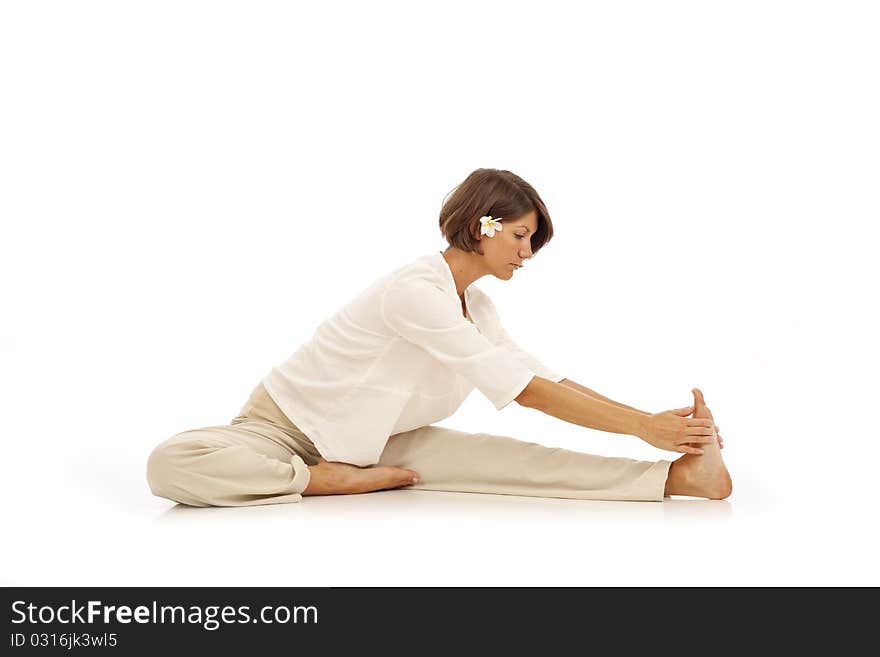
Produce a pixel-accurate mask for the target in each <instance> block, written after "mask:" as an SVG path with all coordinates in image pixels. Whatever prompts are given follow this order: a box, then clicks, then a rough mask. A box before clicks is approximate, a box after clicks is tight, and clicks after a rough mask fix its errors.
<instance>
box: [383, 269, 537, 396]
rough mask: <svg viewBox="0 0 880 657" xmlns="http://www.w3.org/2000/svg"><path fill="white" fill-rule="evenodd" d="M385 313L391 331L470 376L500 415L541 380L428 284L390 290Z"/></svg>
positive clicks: (403, 284)
mask: <svg viewBox="0 0 880 657" xmlns="http://www.w3.org/2000/svg"><path fill="white" fill-rule="evenodd" d="M380 313H381V315H382V318H383V321H384V322H385V323H386V324H387V326H388V327H389V328H390V329H391V330H393V331H394V332H396V333H397V334H398V335H400V336H401V337H402V338H403V339H404V340H407V341H409V342H411V343H412V344H414V345H416V346H418V347H420V348H421V349H424V350H425V351H426V352H427V353H428V354H430V355H431V356H432V357H433V358H435V359H436V360H438V361H439V362H440V363H442V364H443V365H445V366H446V367H448V368H449V369H451V370H452V371H454V372H456V373H457V374H459V375H461V376H462V377H464V378H465V379H466V380H468V381H469V382H470V383H472V384H473V386H474V387H475V388H477V389H478V390H479V391H480V392H481V393H483V394H484V395H485V396H486V397H487V398H488V399H489V400H490V401H491V402H492V403H493V404H494V405H495V408H496V409H498V410H501V409H502V408H504V407H505V406H507V405H508V404H509V403H510V402H511V401H513V400H514V399H516V397H518V396H519V394H520V393H521V392H522V391H523V390H524V389H525V388H526V386H527V385H528V384H529V382H530V381H531V380H532V379H533V378H534V376H535V372H533V371H532V369H531V368H530V367H529V366H528V365H526V363H525V362H523V360H522V359H521V357H514V356H513V354H512V353H511V352H510V350H508V349H507V348H505V347H503V346H500V345H499V346H496V345H494V344H492V343H491V342H490V341H489V340H488V339H487V338H486V337H485V336H484V335H483V334H482V333H480V331H479V330H478V329H477V327H476V326H474V325H473V324H472V323H471V322H469V321H468V320H466V319H465V318H464V316H463V315H462V314H461V311H460V306H459V304H458V303H457V301H456V299H454V298H450V295H449V293H448V292H447V291H445V290H443V289H441V288H440V287H438V286H435V285H433V284H432V283H430V282H428V281H423V280H418V279H416V280H412V279H411V280H407V281H402V282H398V283H396V284H393V285H391V286H389V288H388V289H387V290H386V291H385V293H384V294H383V296H382V298H381V302H380Z"/></svg>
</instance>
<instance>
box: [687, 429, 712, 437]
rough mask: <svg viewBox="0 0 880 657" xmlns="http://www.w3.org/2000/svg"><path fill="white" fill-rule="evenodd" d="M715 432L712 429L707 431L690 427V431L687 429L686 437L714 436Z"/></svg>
mask: <svg viewBox="0 0 880 657" xmlns="http://www.w3.org/2000/svg"><path fill="white" fill-rule="evenodd" d="M714 434H715V432H714V431H712V430H711V429H707V428H706V427H690V428H689V429H685V432H684V435H686V436H712V435H714Z"/></svg>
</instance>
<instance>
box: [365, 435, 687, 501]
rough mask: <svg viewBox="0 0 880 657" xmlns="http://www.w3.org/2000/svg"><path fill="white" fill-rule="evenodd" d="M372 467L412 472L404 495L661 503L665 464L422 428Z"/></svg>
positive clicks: (394, 442) (394, 440)
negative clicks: (414, 478)
mask: <svg viewBox="0 0 880 657" xmlns="http://www.w3.org/2000/svg"><path fill="white" fill-rule="evenodd" d="M379 465H395V466H398V467H402V468H412V469H413V470H415V471H416V472H418V473H419V477H420V481H419V483H417V484H414V485H412V486H408V487H407V488H406V490H410V489H423V490H443V491H456V492H462V493H494V494H500V495H526V496H531V497H563V498H570V499H579V500H634V501H656V502H662V501H663V497H664V495H663V492H664V489H665V487H666V477H667V475H668V473H669V467H670V466H671V465H672V462H671V461H637V460H634V459H629V458H622V457H605V456H596V455H593V454H586V453H583V452H576V451H572V450H568V449H562V448H559V447H546V446H544V445H539V444H537V443H530V442H523V441H521V440H516V439H515V438H510V437H508V436H496V435H492V434H488V433H464V432H462V431H456V430H454V429H446V428H443V427H436V426H427V427H421V428H419V429H414V430H412V431H406V432H404V433H399V434H395V435H393V436H391V438H389V440H388V443H387V444H386V446H385V450H384V451H383V452H382V455H381V456H380V457H379Z"/></svg>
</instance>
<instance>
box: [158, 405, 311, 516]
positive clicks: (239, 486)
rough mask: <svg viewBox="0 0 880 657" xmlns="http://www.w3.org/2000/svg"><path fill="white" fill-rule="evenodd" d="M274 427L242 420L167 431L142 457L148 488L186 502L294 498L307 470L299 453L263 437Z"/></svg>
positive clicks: (228, 502) (239, 502) (249, 503)
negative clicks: (169, 434)
mask: <svg viewBox="0 0 880 657" xmlns="http://www.w3.org/2000/svg"><path fill="white" fill-rule="evenodd" d="M275 431H277V429H274V428H273V427H272V426H271V425H269V424H268V423H265V422H260V421H257V420H246V421H243V422H240V423H238V424H235V425H230V426H223V425H221V426H214V427H205V428H203V429H192V430H190V431H184V432H182V433H179V434H177V435H175V436H172V437H171V438H169V439H168V440H166V441H165V442H163V443H162V444H160V445H159V446H158V447H156V448H155V449H154V450H153V452H152V453H151V454H150V457H149V459H148V461H147V481H148V482H149V484H150V489H151V490H152V491H153V494H154V495H158V496H159V497H165V498H168V499H170V500H174V501H175V502H180V503H181V504H189V505H191V506H252V505H256V504H281V503H284V502H299V501H301V500H302V492H303V491H304V490H305V489H306V487H307V486H308V485H309V480H310V477H311V473H310V471H309V468H308V466H307V465H306V463H305V461H303V459H302V457H301V456H299V455H298V454H296V453H295V452H292V451H290V450H288V449H286V448H284V447H281V446H280V445H279V444H278V442H276V441H274V440H270V439H269V438H267V437H266V434H271V433H273V432H275Z"/></svg>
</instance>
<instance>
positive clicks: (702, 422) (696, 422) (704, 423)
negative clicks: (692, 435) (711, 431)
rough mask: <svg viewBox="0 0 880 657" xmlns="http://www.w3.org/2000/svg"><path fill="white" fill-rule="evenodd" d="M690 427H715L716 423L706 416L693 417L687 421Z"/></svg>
mask: <svg viewBox="0 0 880 657" xmlns="http://www.w3.org/2000/svg"><path fill="white" fill-rule="evenodd" d="M687 425H688V426H689V427H714V426H715V423H714V422H713V421H712V420H708V419H706V418H691V419H690V420H688V421H687Z"/></svg>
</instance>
